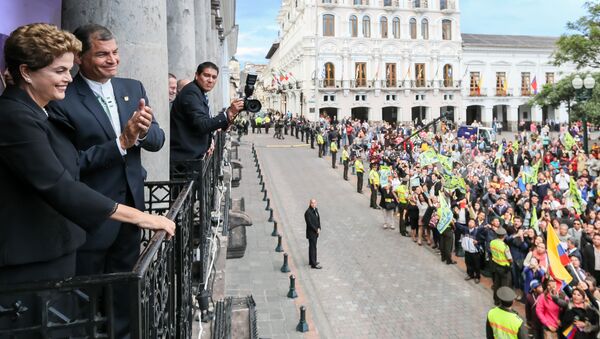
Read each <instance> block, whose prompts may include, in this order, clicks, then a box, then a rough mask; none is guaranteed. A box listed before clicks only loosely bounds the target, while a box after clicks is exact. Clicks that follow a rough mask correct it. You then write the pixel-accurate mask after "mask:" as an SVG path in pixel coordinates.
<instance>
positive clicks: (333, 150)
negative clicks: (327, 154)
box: [329, 141, 337, 152]
mask: <svg viewBox="0 0 600 339" xmlns="http://www.w3.org/2000/svg"><path fill="white" fill-rule="evenodd" d="M329 149H330V150H331V151H332V152H337V143H336V142H335V141H333V142H332V143H331V145H330V146H329Z"/></svg>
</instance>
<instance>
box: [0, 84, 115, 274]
mask: <svg viewBox="0 0 600 339" xmlns="http://www.w3.org/2000/svg"><path fill="white" fill-rule="evenodd" d="M58 126H60V127H57V125H54V124H53V123H52V122H50V121H49V120H48V118H47V117H46V114H45V113H44V111H43V110H42V109H41V108H40V107H39V106H38V105H37V104H36V103H35V102H34V101H33V100H32V99H31V98H30V97H29V95H28V94H27V93H26V92H24V91H23V90H21V89H19V88H17V87H9V88H8V89H6V91H5V92H4V94H3V95H2V96H1V97H0V128H1V129H2V132H1V133H0V187H2V194H0V220H2V221H1V222H0V267H2V266H8V265H23V264H29V263H35V262H44V261H49V260H52V259H56V258H59V257H61V256H63V255H66V254H68V253H72V252H73V251H75V250H76V249H77V248H78V247H79V246H81V245H82V244H83V243H84V241H85V237H86V234H85V230H88V231H91V230H94V229H95V228H96V227H98V226H99V225H100V224H101V223H102V222H103V221H104V220H106V219H107V218H108V217H109V216H110V213H111V212H112V210H113V208H114V206H115V203H114V202H113V201H112V200H110V199H108V198H106V197H104V196H102V195H101V194H99V193H97V192H95V191H93V190H92V189H90V188H89V187H88V186H86V185H84V184H82V183H80V182H77V181H76V180H75V179H76V178H77V175H78V171H79V170H78V155H77V151H76V150H75V148H74V147H73V145H72V144H71V142H70V141H69V139H67V138H66V137H65V135H64V130H65V129H67V130H68V129H69V128H70V127H69V126H67V125H62V124H59V125H58ZM39 278H40V279H43V278H44V277H39Z"/></svg>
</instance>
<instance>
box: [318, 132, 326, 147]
mask: <svg viewBox="0 0 600 339" xmlns="http://www.w3.org/2000/svg"><path fill="white" fill-rule="evenodd" d="M324 143H325V141H323V136H322V135H321V134H317V144H319V145H323V144H324Z"/></svg>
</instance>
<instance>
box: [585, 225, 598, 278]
mask: <svg viewBox="0 0 600 339" xmlns="http://www.w3.org/2000/svg"><path fill="white" fill-rule="evenodd" d="M592 241H593V245H587V246H585V248H584V249H583V269H584V270H585V271H586V272H589V273H590V274H591V275H592V276H593V277H594V278H595V279H596V281H600V263H598V262H597V261H596V259H597V258H599V257H600V233H596V234H594V236H593V237H592Z"/></svg>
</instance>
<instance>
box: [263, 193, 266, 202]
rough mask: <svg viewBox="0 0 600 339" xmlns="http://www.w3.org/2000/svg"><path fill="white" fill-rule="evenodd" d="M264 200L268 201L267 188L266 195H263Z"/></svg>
mask: <svg viewBox="0 0 600 339" xmlns="http://www.w3.org/2000/svg"><path fill="white" fill-rule="evenodd" d="M263 201H267V190H265V195H264V196H263Z"/></svg>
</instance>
